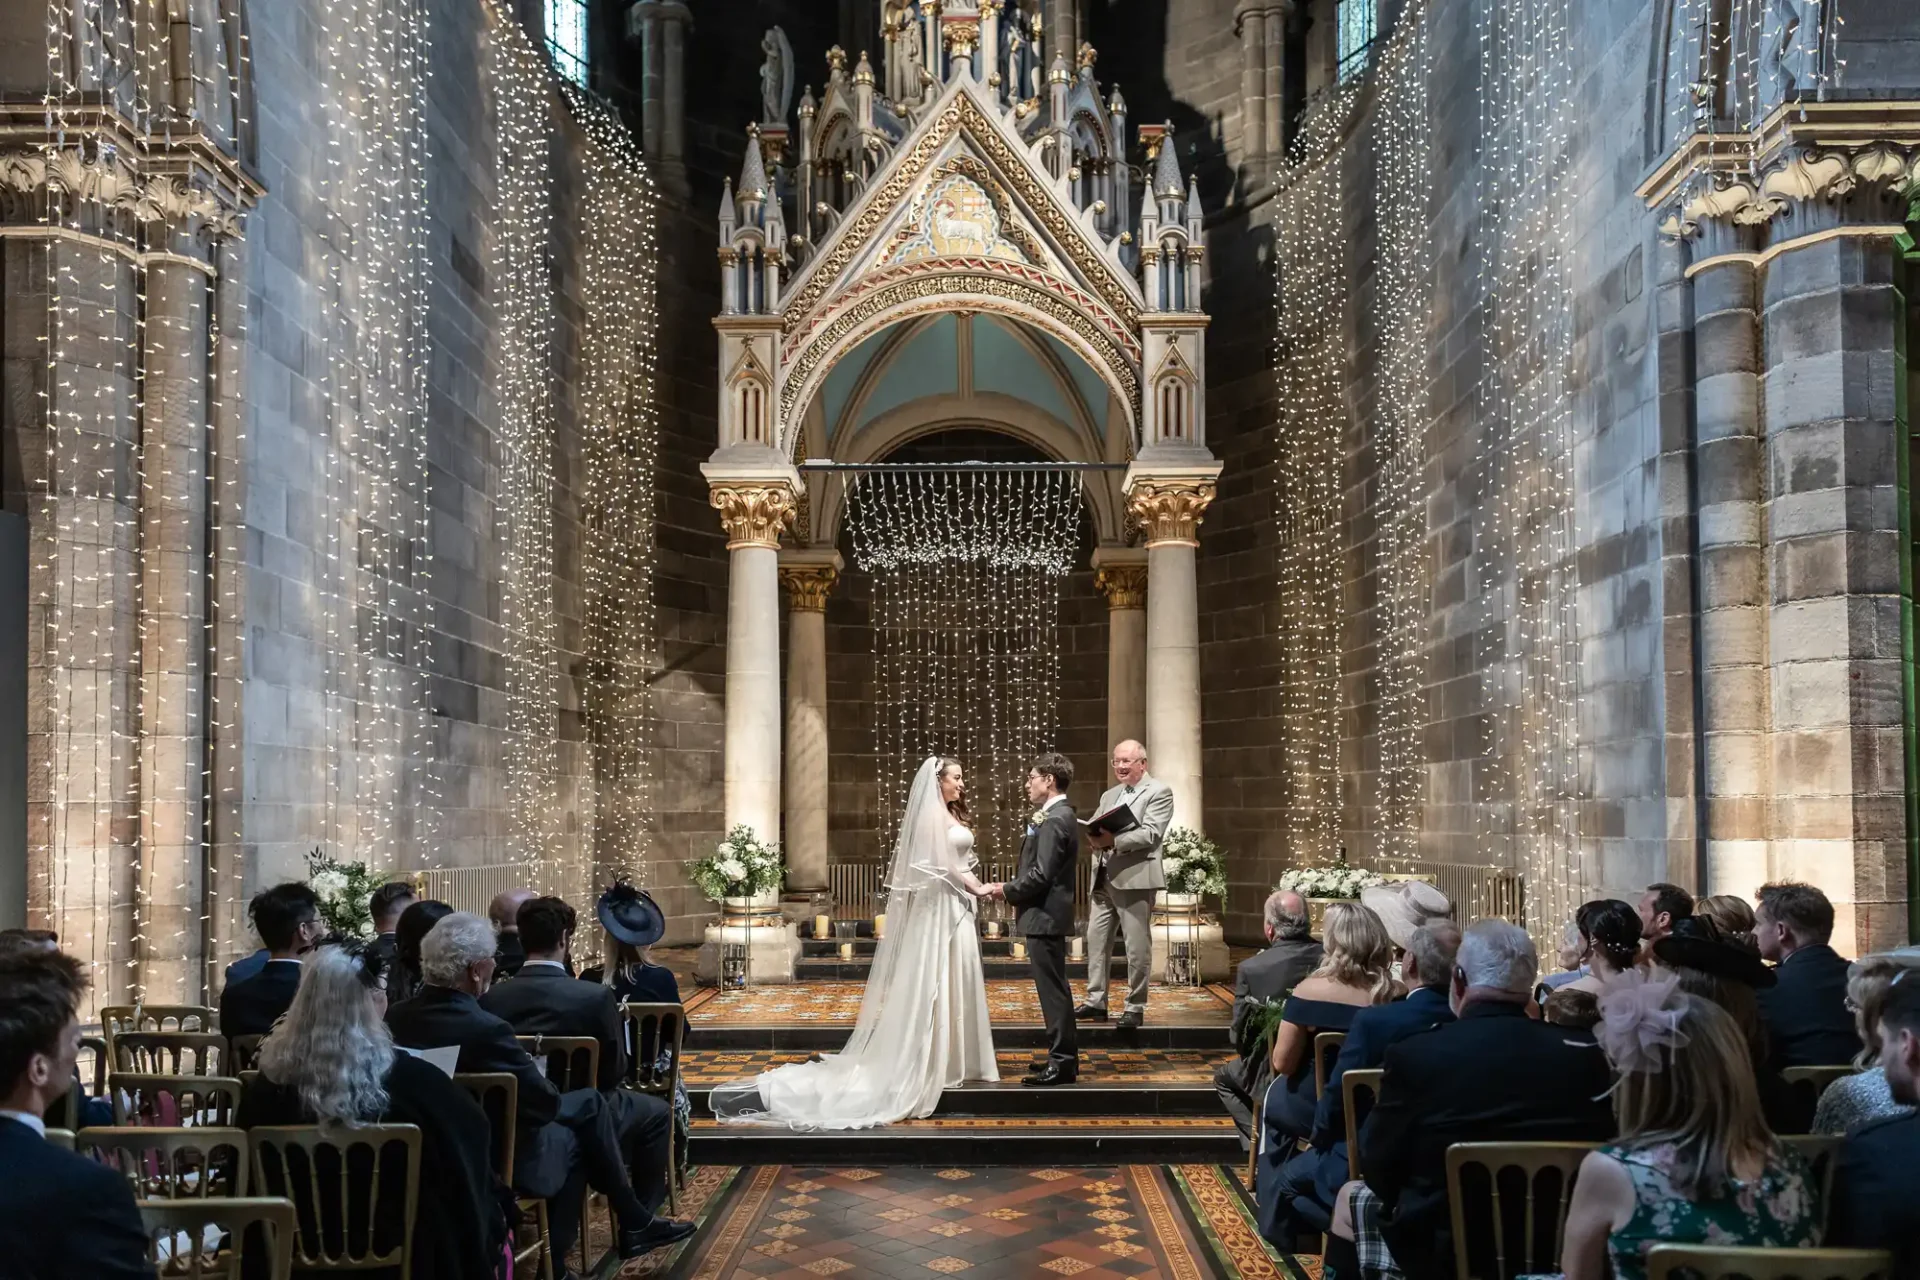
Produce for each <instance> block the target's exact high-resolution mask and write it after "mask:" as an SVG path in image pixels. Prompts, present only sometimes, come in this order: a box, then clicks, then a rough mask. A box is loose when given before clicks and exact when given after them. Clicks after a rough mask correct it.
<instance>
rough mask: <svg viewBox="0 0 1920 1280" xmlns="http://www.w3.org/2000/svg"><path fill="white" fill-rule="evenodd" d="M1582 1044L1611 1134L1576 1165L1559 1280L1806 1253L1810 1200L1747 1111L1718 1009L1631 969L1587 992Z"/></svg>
mask: <svg viewBox="0 0 1920 1280" xmlns="http://www.w3.org/2000/svg"><path fill="white" fill-rule="evenodd" d="M1600 1014H1601V1021H1600V1024H1599V1025H1598V1026H1597V1027H1595V1028H1594V1035H1595V1036H1596V1038H1598V1040H1599V1041H1600V1044H1601V1047H1602V1048H1604V1049H1605V1050H1606V1051H1607V1056H1608V1058H1609V1059H1610V1060H1611V1061H1612V1063H1613V1065H1614V1069H1615V1071H1617V1072H1618V1073H1619V1080H1618V1083H1617V1084H1616V1086H1615V1088H1614V1094H1613V1098H1614V1114H1615V1115H1616V1116H1617V1117H1618V1119H1619V1121H1620V1136H1619V1138H1618V1140H1617V1141H1615V1142H1614V1143H1612V1144H1611V1145H1608V1146H1604V1147H1601V1148H1599V1149H1598V1150H1596V1151H1595V1152H1594V1153H1593V1154H1592V1155H1590V1156H1588V1157H1587V1158H1586V1159H1585V1160H1584V1161H1583V1162H1582V1163H1581V1165H1580V1173H1579V1178H1578V1180H1577V1181H1576V1182H1575V1183H1574V1190H1573V1200H1572V1203H1571V1205H1570V1206H1569V1208H1568V1213H1567V1234H1566V1243H1565V1245H1564V1246H1563V1249H1562V1253H1561V1266H1562V1268H1563V1269H1564V1271H1565V1273H1566V1275H1567V1277H1568V1280H1604V1278H1605V1277H1606V1275H1607V1269H1608V1263H1609V1261H1611V1263H1612V1270H1613V1275H1614V1277H1615V1280H1646V1275H1647V1263H1646V1255H1647V1250H1648V1249H1650V1248H1652V1247H1653V1246H1654V1245H1656V1244H1707V1245H1726V1246H1762V1247H1771V1248H1779V1247H1806V1246H1811V1245H1817V1244H1818V1243H1819V1242H1820V1222H1821V1216H1820V1204H1819V1190H1818V1187H1817V1184H1816V1183H1815V1182H1814V1180H1813V1177H1812V1174H1811V1173H1810V1172H1809V1170H1808V1169H1807V1166H1806V1162H1805V1161H1803V1160H1802V1159H1801V1158H1800V1156H1799V1154H1798V1153H1797V1152H1795V1151H1793V1150H1792V1149H1791V1148H1789V1147H1787V1146H1786V1145H1785V1144H1783V1143H1781V1142H1780V1141H1779V1140H1778V1139H1777V1138H1775V1137H1774V1135H1773V1133H1772V1132H1771V1131H1770V1130H1769V1129H1768V1128H1767V1124H1766V1121H1765V1120H1764V1119H1763V1118H1762V1116H1761V1113H1760V1095H1759V1090H1758V1087H1757V1086H1756V1084H1755V1082H1754V1076H1753V1065H1752V1059H1751V1058H1750V1056H1749V1055H1748V1052H1747V1046H1746V1042H1745V1041H1744V1040H1743V1039H1742V1038H1741V1035H1740V1029H1739V1027H1738V1026H1736V1025H1735V1023H1734V1021H1733V1019H1732V1018H1731V1017H1729V1016H1728V1015H1727V1014H1726V1013H1725V1012H1724V1011H1722V1010H1721V1009H1720V1008H1719V1007H1718V1006H1716V1005H1714V1004H1711V1003H1709V1002H1708V1001H1706V1000H1703V999H1701V998H1699V997H1697V996H1690V995H1687V994H1685V993H1683V992H1682V991H1680V990H1679V987H1678V984H1677V983H1676V982H1675V981H1674V980H1673V979H1672V978H1664V979H1663V978H1648V977H1646V976H1644V975H1642V974H1640V973H1638V972H1633V973H1626V974H1622V975H1620V976H1619V977H1617V978H1614V979H1611V980H1610V981H1609V982H1608V983H1607V985H1606V987H1605V989H1604V990H1603V991H1602V992H1601V994H1600Z"/></svg>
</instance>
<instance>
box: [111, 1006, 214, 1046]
mask: <svg viewBox="0 0 1920 1280" xmlns="http://www.w3.org/2000/svg"><path fill="white" fill-rule="evenodd" d="M215 1025H216V1023H215V1019H214V1016H213V1010H212V1009H209V1008H207V1006H205V1005H201V1004H110V1005H107V1006H105V1007H104V1008H102V1009H101V1010H100V1028H101V1030H103V1031H104V1032H106V1037H107V1039H109V1040H111V1039H113V1038H114V1037H115V1036H118V1035H125V1034H126V1033H127V1032H129V1031H212V1030H213V1029H214V1026H215Z"/></svg>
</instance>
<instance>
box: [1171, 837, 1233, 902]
mask: <svg viewBox="0 0 1920 1280" xmlns="http://www.w3.org/2000/svg"><path fill="white" fill-rule="evenodd" d="M1160 871H1161V873H1162V874H1163V875H1164V876H1166V879H1167V892H1168V893H1211V894H1215V895H1220V894H1224V893H1225V892H1226V891H1227V868H1226V863H1225V862H1224V861H1222V859H1221V856H1220V846H1219V845H1217V844H1215V843H1214V842H1213V841H1211V840H1209V839H1207V838H1206V837H1205V836H1203V835H1201V834H1200V833H1199V832H1198V831H1195V830H1194V829H1193V828H1191V827H1175V828H1174V829H1173V830H1171V831H1169V832H1167V839H1166V842H1165V843H1164V844H1162V845H1161V846H1160Z"/></svg>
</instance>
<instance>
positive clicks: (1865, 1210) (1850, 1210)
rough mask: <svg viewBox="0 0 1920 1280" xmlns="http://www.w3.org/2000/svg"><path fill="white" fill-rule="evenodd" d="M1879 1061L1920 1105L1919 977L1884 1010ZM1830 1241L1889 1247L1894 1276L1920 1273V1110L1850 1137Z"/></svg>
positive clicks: (1836, 1180)
mask: <svg viewBox="0 0 1920 1280" xmlns="http://www.w3.org/2000/svg"><path fill="white" fill-rule="evenodd" d="M1880 1066H1881V1067H1882V1068H1883V1069H1884V1070H1885V1071H1886V1073H1887V1088H1888V1090H1889V1091H1890V1092H1891V1093H1892V1094H1893V1100H1894V1101H1895V1102H1898V1103H1901V1104H1903V1105H1905V1106H1908V1107H1920V980H1916V979H1915V977H1914V976H1913V972H1912V970H1908V971H1907V972H1906V973H1904V974H1902V975H1901V977H1900V978H1898V979H1896V980H1895V981H1894V984H1893V988H1892V990H1890V991H1888V992H1887V1003H1886V1005H1885V1006H1884V1007H1883V1008H1882V1010H1881V1013H1880ZM1835 1160H1836V1162H1835V1164H1834V1171H1833V1195H1832V1198H1831V1199H1830V1200H1829V1202H1828V1203H1829V1204H1831V1205H1832V1211H1831V1215H1830V1217H1829V1221H1828V1226H1827V1243H1828V1244H1830V1245H1832V1246H1834V1247H1835V1248H1840V1249H1887V1250H1890V1251H1891V1252H1892V1253H1893V1275H1894V1277H1895V1280H1914V1278H1915V1277H1920V1196H1916V1195H1914V1193H1913V1189H1914V1187H1913V1171H1914V1169H1915V1167H1916V1166H1920V1112H1914V1111H1909V1112H1907V1113H1906V1114H1905V1115H1903V1116H1895V1117H1892V1118H1889V1119H1886V1120H1873V1121H1869V1122H1868V1123H1866V1124H1863V1125H1861V1126H1860V1127H1859V1128H1857V1129H1855V1130H1854V1131H1853V1132H1852V1133H1849V1134H1848V1135H1847V1140H1846V1142H1845V1143H1843V1144H1842V1145H1841V1147H1840V1154H1839V1155H1838V1156H1837V1157H1836V1158H1835Z"/></svg>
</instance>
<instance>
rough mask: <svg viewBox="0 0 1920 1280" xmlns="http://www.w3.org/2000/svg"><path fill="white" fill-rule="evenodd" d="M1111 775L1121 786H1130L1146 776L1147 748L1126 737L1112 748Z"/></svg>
mask: <svg viewBox="0 0 1920 1280" xmlns="http://www.w3.org/2000/svg"><path fill="white" fill-rule="evenodd" d="M1113 776H1114V779H1115V780H1116V781H1117V782H1119V784H1120V785H1121V786H1123V787H1131V786H1132V785H1134V784H1135V783H1136V782H1138V781H1140V779H1142V778H1144V777H1146V776H1147V749H1146V748H1145V747H1143V746H1141V745H1140V744H1139V743H1137V742H1135V741H1134V740H1133V739H1132V738H1128V739H1127V740H1126V741H1125V742H1122V743H1119V744H1118V745H1116V746H1115V747H1114V749H1113Z"/></svg>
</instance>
